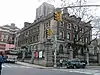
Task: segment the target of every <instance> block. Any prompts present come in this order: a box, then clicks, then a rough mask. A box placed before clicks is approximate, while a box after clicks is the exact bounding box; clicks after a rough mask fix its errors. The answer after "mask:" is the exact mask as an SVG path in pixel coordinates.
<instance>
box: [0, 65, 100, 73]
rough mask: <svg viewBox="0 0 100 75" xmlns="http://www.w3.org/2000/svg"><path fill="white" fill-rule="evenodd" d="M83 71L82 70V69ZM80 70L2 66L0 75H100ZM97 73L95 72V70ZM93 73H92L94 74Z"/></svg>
mask: <svg viewBox="0 0 100 75" xmlns="http://www.w3.org/2000/svg"><path fill="white" fill-rule="evenodd" d="M82 70H83V69H82ZM82 70H80V69H39V68H33V67H28V66H23V65H18V64H3V70H2V75H100V73H99V74H97V73H96V74H89V73H91V72H93V70H87V69H84V71H87V72H88V71H90V72H88V73H86V72H85V73H82V72H80V71H82ZM95 71H96V72H97V70H95ZM95 71H94V72H95Z"/></svg>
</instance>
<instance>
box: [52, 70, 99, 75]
mask: <svg viewBox="0 0 100 75" xmlns="http://www.w3.org/2000/svg"><path fill="white" fill-rule="evenodd" d="M52 70H58V71H66V72H75V73H83V74H92V75H100V70H91V69H52Z"/></svg>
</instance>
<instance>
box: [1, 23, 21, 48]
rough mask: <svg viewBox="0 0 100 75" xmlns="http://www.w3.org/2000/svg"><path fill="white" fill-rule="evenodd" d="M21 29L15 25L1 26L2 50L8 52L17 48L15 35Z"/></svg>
mask: <svg viewBox="0 0 100 75" xmlns="http://www.w3.org/2000/svg"><path fill="white" fill-rule="evenodd" d="M17 31H19V28H17V27H16V26H15V24H14V23H11V25H3V26H0V50H8V49H9V48H13V47H15V45H14V41H15V35H16V32H17Z"/></svg>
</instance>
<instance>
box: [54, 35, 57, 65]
mask: <svg viewBox="0 0 100 75" xmlns="http://www.w3.org/2000/svg"><path fill="white" fill-rule="evenodd" d="M54 42H55V44H54V45H55V46H54V47H55V52H54V67H57V35H54Z"/></svg>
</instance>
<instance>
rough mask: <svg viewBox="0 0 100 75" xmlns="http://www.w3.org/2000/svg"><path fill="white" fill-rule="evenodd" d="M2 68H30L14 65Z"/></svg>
mask: <svg viewBox="0 0 100 75" xmlns="http://www.w3.org/2000/svg"><path fill="white" fill-rule="evenodd" d="M2 67H4V68H31V67H28V66H22V65H14V64H3V65H2Z"/></svg>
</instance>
